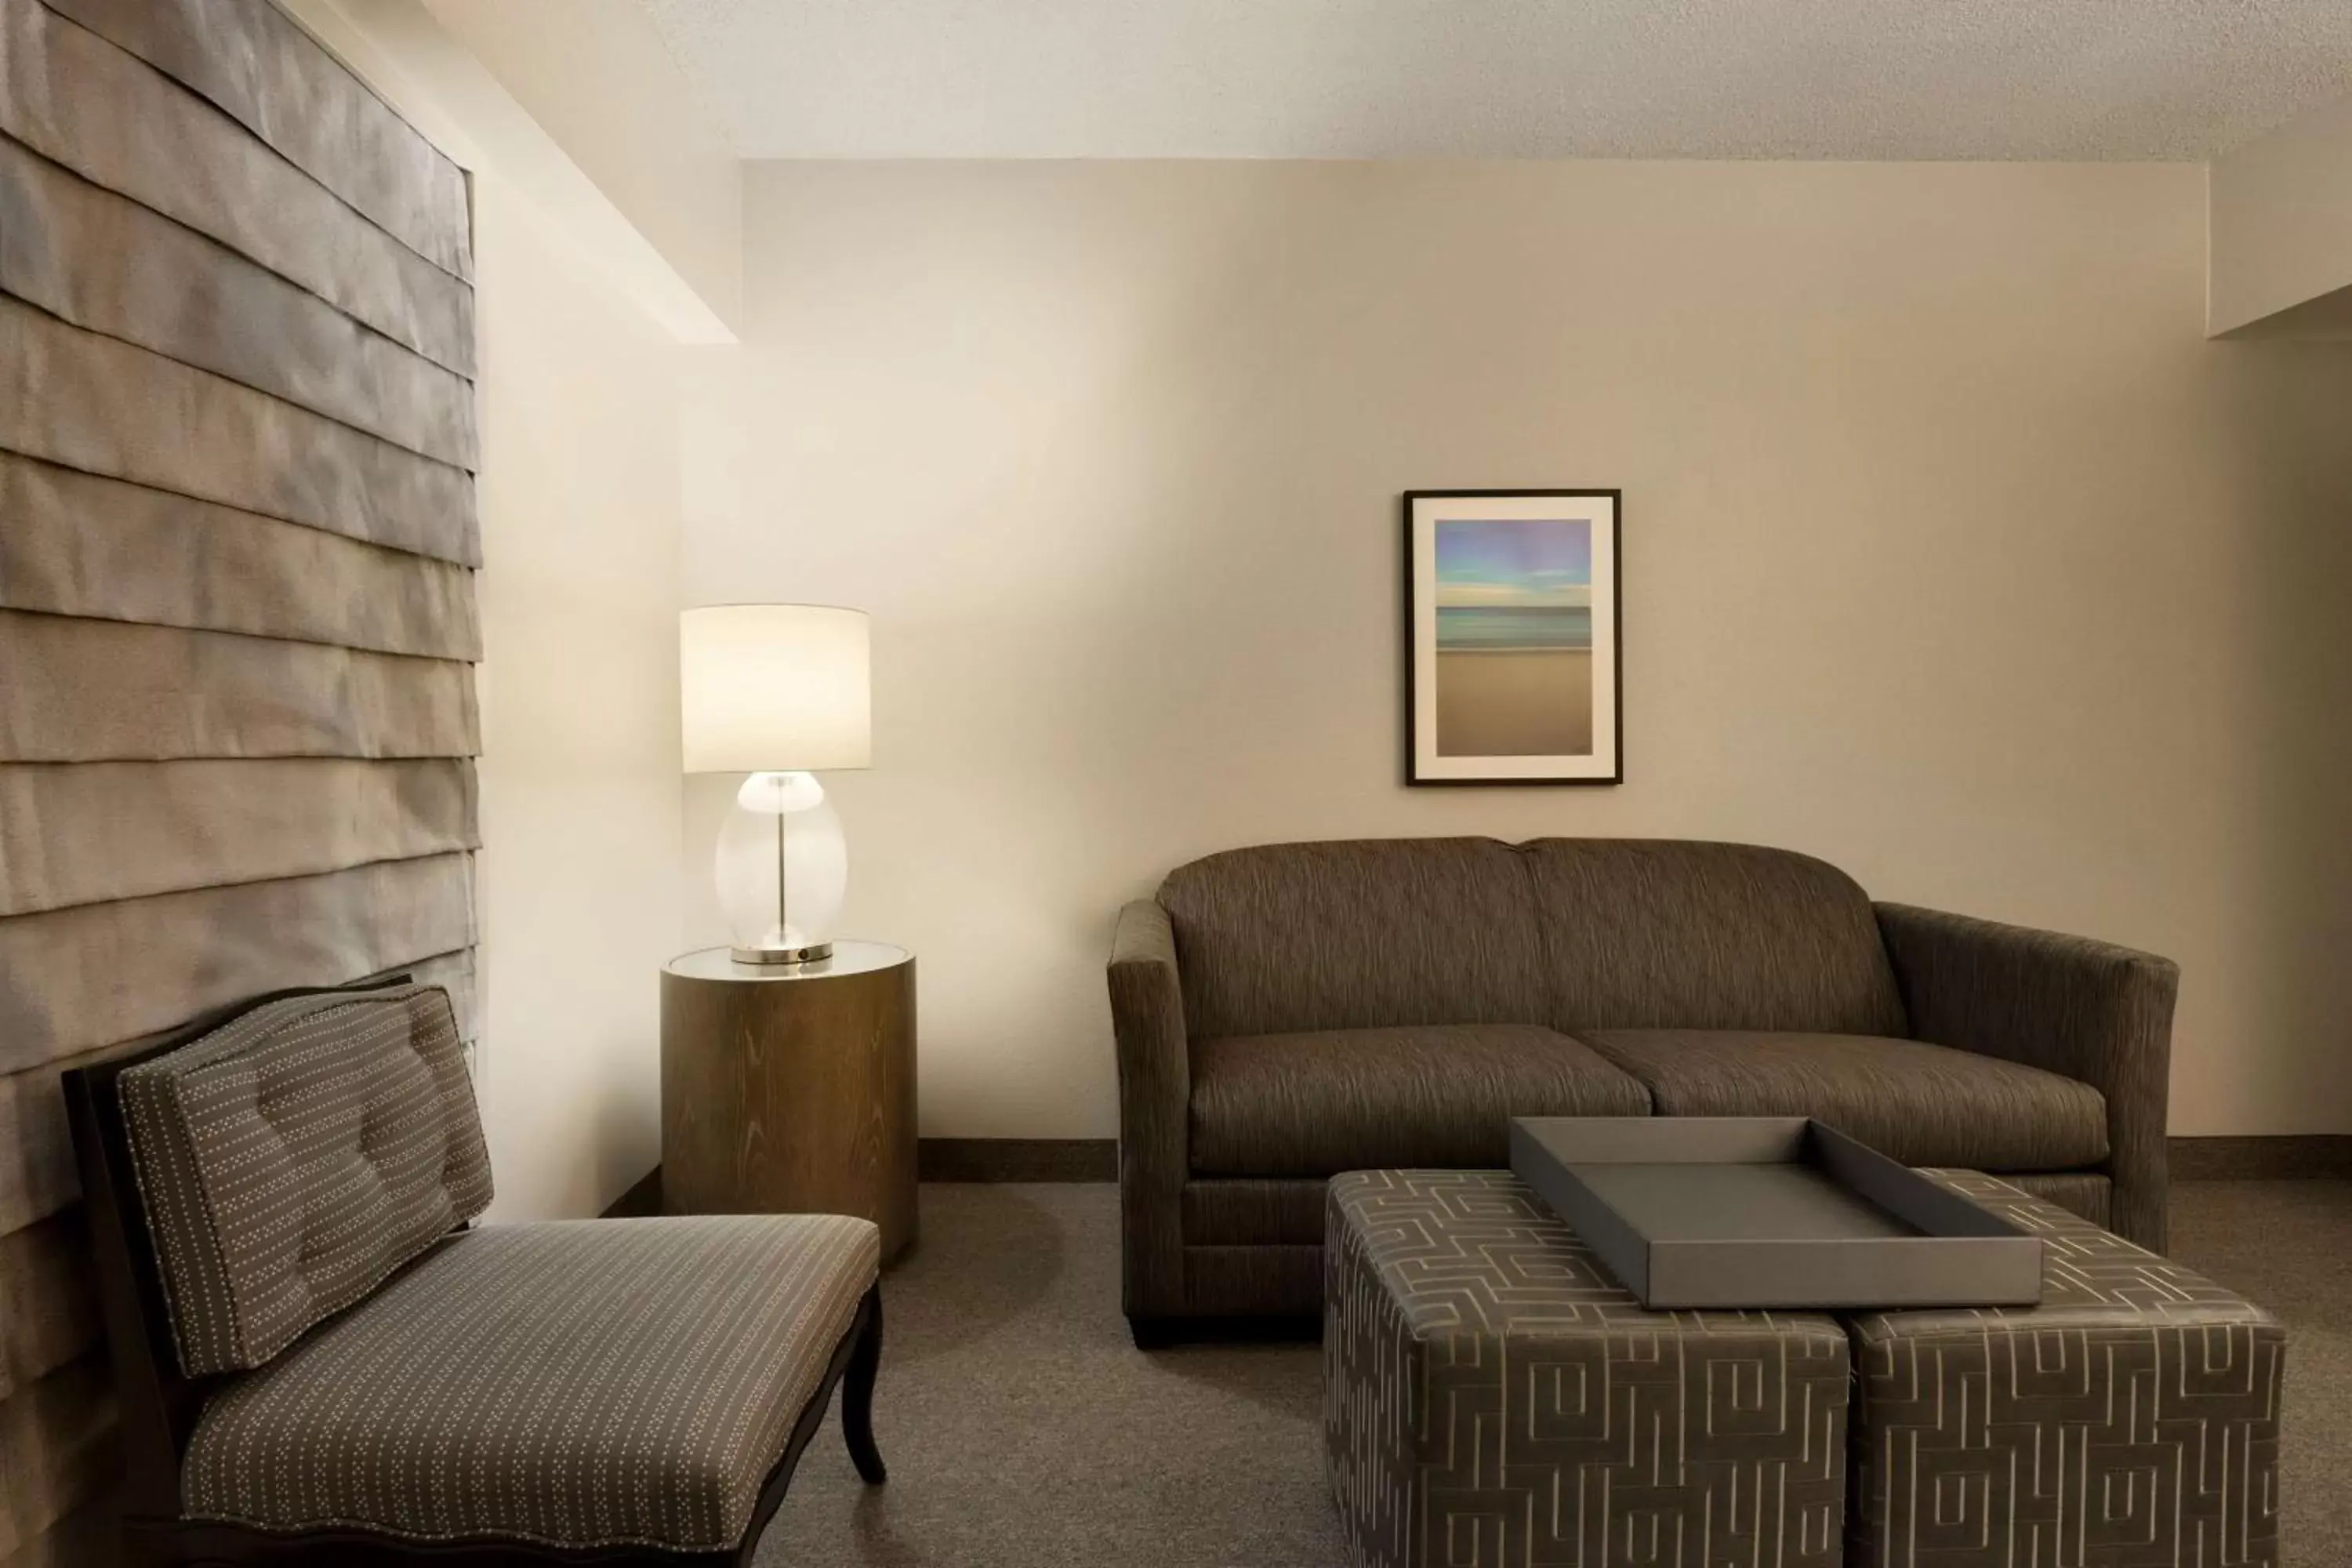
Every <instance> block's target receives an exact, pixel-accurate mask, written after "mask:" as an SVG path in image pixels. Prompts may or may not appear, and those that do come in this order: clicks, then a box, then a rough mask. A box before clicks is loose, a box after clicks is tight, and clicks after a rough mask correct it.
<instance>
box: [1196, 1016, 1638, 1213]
mask: <svg viewBox="0 0 2352 1568" xmlns="http://www.w3.org/2000/svg"><path fill="white" fill-rule="evenodd" d="M1649 1112H1650V1097H1649V1095H1648V1094H1646V1093H1645V1092H1644V1091H1643V1089H1642V1086H1641V1085H1640V1084H1639V1083H1637V1082H1635V1081H1634V1080H1633V1079H1631V1078H1629V1077H1627V1076H1626V1075H1625V1074H1623V1073H1622V1072H1620V1071H1618V1070H1617V1069H1616V1068H1613V1067H1611V1066H1610V1065H1609V1064H1608V1063H1607V1062H1606V1061H1603V1060H1602V1059H1601V1058H1600V1057H1598V1056H1596V1055H1594V1054H1593V1052H1592V1051H1591V1048H1590V1047H1586V1046H1584V1045H1583V1044H1581V1043H1580V1042H1578V1041H1576V1040H1573V1039H1570V1037H1568V1036H1566V1035H1562V1034H1559V1033H1556V1032H1555V1031H1553V1030H1550V1029H1545V1028H1538V1027H1537V1026H1533V1025H1528V1024H1457V1025H1435V1026H1423V1027H1416V1028H1392V1029H1326V1030H1317V1031H1313V1032H1310V1033H1306V1034H1296V1035H1236V1036H1230V1037H1226V1038H1223V1039H1213V1040H1196V1041H1194V1042H1193V1044H1192V1171H1193V1173H1195V1174H1198V1175H1208V1176H1328V1175H1331V1174H1333V1173H1337V1172H1339V1171H1355V1170H1365V1169H1372V1168H1380V1167H1389V1166H1428V1167H1439V1168H1468V1167H1482V1166H1496V1165H1507V1164H1509V1163H1510V1121H1511V1118H1512V1117H1514V1116H1646V1115H1648V1114H1649Z"/></svg>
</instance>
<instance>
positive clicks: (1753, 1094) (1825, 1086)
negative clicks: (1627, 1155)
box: [1580, 1029, 2107, 1171]
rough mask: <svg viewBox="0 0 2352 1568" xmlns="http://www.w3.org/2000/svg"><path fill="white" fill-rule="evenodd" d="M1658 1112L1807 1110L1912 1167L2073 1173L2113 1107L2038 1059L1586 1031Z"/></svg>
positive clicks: (1710, 1034)
mask: <svg viewBox="0 0 2352 1568" xmlns="http://www.w3.org/2000/svg"><path fill="white" fill-rule="evenodd" d="M1580 1037H1581V1038H1583V1039H1585V1040H1588V1041H1590V1042H1591V1044H1592V1047H1593V1048H1594V1049H1596V1050H1598V1051H1599V1052H1600V1053H1601V1055H1602V1056H1604V1057H1606V1058H1609V1059H1610V1060H1611V1061H1612V1062H1614V1063H1616V1064H1617V1065H1618V1066H1619V1067H1621V1068H1624V1069H1625V1070H1626V1071H1627V1072H1629V1073H1631V1074H1632V1075H1633V1077H1635V1078H1637V1079H1641V1080H1642V1082H1643V1084H1645V1085H1647V1086H1648V1088H1649V1090H1650V1095H1651V1098H1652V1099H1654V1100H1655V1101H1656V1102H1657V1108H1658V1114H1659V1115H1661V1116H1811V1117H1813V1118H1815V1119H1817V1120H1819V1121H1826V1122H1828V1123H1829V1124H1830V1125H1831V1126H1832V1127H1834V1128H1836V1129H1838V1131H1841V1132H1844V1133H1847V1134H1849V1135H1850V1136H1852V1137H1855V1138H1859V1139H1860V1140H1862V1141H1863V1142H1864V1143H1867V1144H1869V1145H1870V1146H1871V1147H1873V1148H1874V1149H1876V1150H1878V1151H1879V1152H1881V1153H1884V1154H1888V1155H1891V1156H1892V1157H1894V1158H1895V1159H1897V1160H1900V1161H1902V1162H1903V1163H1905V1164H1906V1165H1968V1166H1973V1167H1976V1168H1977V1169H1979V1170H1992V1171H2069V1170H2076V1169H2079V1168H2081V1167H2084V1166H2086V1165H2095V1164H2097V1163H2099V1162H2100V1161H2102V1160H2104V1159H2105V1158H2106V1157H2107V1105H2106V1100H2105V1098H2103V1097H2102V1096H2101V1095H2100V1093H2099V1091H2098V1090H2097V1089H2093V1088H2092V1087H2091V1086H2090V1085H2088V1084H2085V1083H2077V1082H2075V1081H2074V1079H2070V1078H2061V1077H2060V1076H2059V1075H2058V1074H2056V1073H2053V1072H2044V1071H2043V1070H2042V1069H2041V1068H2031V1067H2026V1066H2023V1065H2022V1064H2021V1063H2018V1062H2011V1061H2003V1060H2002V1059H2000V1058H1998V1057H1986V1056H1979V1055H1977V1054H1976V1053H1975V1052H1973V1051H1960V1050H1954V1049H1952V1048H1950V1047H1947V1046H1931V1045H1927V1044H1926V1043H1924V1042H1922V1041H1919V1040H1896V1039H1885V1038H1882V1037H1878V1036H1874V1035H1801V1034H1778V1033H1769V1032H1750V1031H1745V1030H1708V1029H1590V1030H1586V1031H1584V1032H1583V1033H1582V1035H1581V1036H1580Z"/></svg>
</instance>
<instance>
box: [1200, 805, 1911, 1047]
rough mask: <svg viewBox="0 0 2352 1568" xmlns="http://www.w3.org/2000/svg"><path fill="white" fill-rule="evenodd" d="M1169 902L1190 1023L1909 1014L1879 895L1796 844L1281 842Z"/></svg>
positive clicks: (1734, 1023)
mask: <svg viewBox="0 0 2352 1568" xmlns="http://www.w3.org/2000/svg"><path fill="white" fill-rule="evenodd" d="M1159 900H1160V906H1161V907H1162V908H1163V909H1165V910H1167V911H1168V916H1169V922H1170V925H1171V928H1172V929H1173V931H1174V932H1175V937H1176V952H1177V967H1178V972H1179V974H1180V977H1181V981H1182V984H1183V991H1184V1008H1185V1026H1186V1028H1187V1029H1188V1030H1189V1031H1190V1032H1191V1033H1192V1035H1193V1036H1194V1037H1196V1038H1207V1037H1219V1036H1232V1035H1257V1034H1277V1033H1287V1032H1292V1031H1298V1030H1309V1029H1349V1028H1368V1027H1377V1026H1392V1025H1412V1024H1481V1023H1513V1024H1547V1025H1549V1026H1552V1027H1554V1028H1559V1029H1565V1030H1568V1031H1570V1032H1573V1031H1574V1030H1576V1029H1578V1028H1612V1027H1613V1028H1666V1027H1682V1028H1711V1029H1806V1030H1819V1031H1823V1032H1828V1033H1841V1034H1886V1035H1894V1034H1901V1033H1902V1032H1903V1030H1904V1027H1905V1020H1904V1014H1903V1004H1902V999H1901V996H1900V994H1898V992H1897V991H1896V989H1895V973H1894V970H1893V968H1892V966H1891V965H1890V964H1889V963H1888V961H1887V957H1886V952H1885V946H1884V944H1883V943H1882V942H1881V941H1880V938H1879V935H1878V927H1877V921H1876V918H1875V916H1874V913H1873V911H1872V909H1871V904H1870V900H1869V897H1868V895H1867V894H1865V893H1864V891H1863V890H1862V889H1861V888H1859V887H1858V886H1856V885H1855V884H1854V882H1853V879H1851V878H1849V877H1847V876H1846V875H1845V873H1843V871H1840V870H1839V869H1837V868H1835V867H1833V866H1831V865H1828V864H1826V863H1825V862H1823V861H1820V860H1816V859H1813V858H1811V857H1809V856H1804V855H1798V854H1794V853H1791V852H1790V851H1788V850H1785V849H1769V848H1760V847H1755V846H1752V845H1742V844H1708V843H1699V842H1694V841H1686V840H1680V839H1617V838H1544V839H1537V840H1535V841H1533V842H1531V843H1528V844H1525V845H1511V844H1504V843H1501V842H1498V841H1497V840H1495V839H1491V838H1397V839H1364V840H1353V841H1343V842H1335V843H1321V844H1276V845H1266V846H1263V847H1256V848H1250V849H1235V850H1229V851H1226V852H1225V853H1223V854H1218V855H1211V856H1208V857H1206V858H1202V859H1199V860H1195V861H1192V863H1191V864H1189V865H1185V866H1181V867H1179V868H1176V869H1175V870H1174V871H1172V872H1171V873H1170V874H1169V876H1168V879H1167V880H1166V881H1164V882H1162V883H1161V884H1160V894H1159Z"/></svg>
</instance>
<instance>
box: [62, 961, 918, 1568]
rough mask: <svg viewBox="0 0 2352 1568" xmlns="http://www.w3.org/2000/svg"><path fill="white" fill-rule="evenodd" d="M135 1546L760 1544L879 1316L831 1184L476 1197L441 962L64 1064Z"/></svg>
mask: <svg viewBox="0 0 2352 1568" xmlns="http://www.w3.org/2000/svg"><path fill="white" fill-rule="evenodd" d="M65 1089H66V1094H67V1101H68V1111H69V1113H70V1115H71V1118H72V1122H73V1131H74V1142H75V1145H76V1152H77V1154H78V1156H79V1162H80V1166H81V1173H82V1183H83V1189H84V1195H85V1197H86V1198H87V1200H88V1203H89V1215H90V1229H91V1238H92V1244H93V1247H94V1249H95V1252H96V1262H97V1265H98V1273H99V1285H100V1300H101V1301H102V1303H103V1305H104V1309H105V1312H106V1318H107V1331H108V1334H109V1338H110V1342H111V1346H112V1352H113V1359H114V1369H115V1379H116V1383H117V1385H118V1387H119V1390H120V1394H121V1415H122V1436H123V1446H124V1449H125V1453H126V1457H127V1459H128V1463H129V1469H130V1477H129V1488H128V1492H127V1495H126V1498H125V1505H124V1510H123V1511H124V1524H123V1531H124V1538H125V1546H126V1556H127V1558H128V1560H129V1561H131V1562H133V1563H321V1564H324V1563H335V1564H339V1565H345V1568H350V1565H367V1564H388V1563H464V1564H470V1565H473V1568H502V1565H506V1564H522V1563H602V1564H625V1563H712V1564H716V1563H737V1564H744V1563H750V1561H751V1553H752V1552H753V1550H754V1548H755V1547H756V1545H757V1544H758V1541H759V1535H760V1531H761V1527H762V1526H763V1525H764V1524H765V1523H766V1522H767V1521H768V1519H769V1517H770V1516H771V1515H772V1513H773V1512H774V1511H775V1509H776V1506H777V1505H778V1504H779V1503H780V1502H781V1501H782V1500H783V1493H784V1488H785V1486H786V1484H787V1483H788V1482H789V1481H790V1479H791V1477H792V1473H793V1466H794V1464H795V1463H796V1462H797V1461H798V1459H799V1458H800V1454H801V1450H802V1448H803V1447H804V1446H805V1445H806V1444H807V1442H808V1440H809V1438H810V1436H811V1435H812V1434H813V1433H814V1431H815V1429H816V1426H817V1425H818V1423H819V1422H820V1421H821V1420H822V1419H823V1417H824V1411H825V1408H826V1405H827V1403H828V1402H829V1401H830V1399H831V1397H832V1394H833V1391H834V1388H835V1384H842V1385H844V1387H845V1394H844V1397H843V1407H842V1425H843V1426H844V1428H845V1432H846V1435H847V1437H848V1442H849V1450H850V1455H851V1458H853V1460H854V1461H855V1462H856V1466H857V1468H858V1471H859V1473H860V1474H862V1475H863V1476H864V1477H865V1478H866V1480H867V1481H869V1482H878V1481H880V1480H881V1479H883V1468H882V1460H881V1457H880V1455H879V1454H877V1452H876V1450H875V1447H874V1438H873V1430H872V1425H871V1413H872V1401H873V1389H874V1378H875V1373H876V1369H877V1365H878V1363H879V1360H880V1355H881V1343H882V1303H881V1296H880V1292H879V1289H878V1287H877V1283H876V1279H877V1240H878V1238H877V1234H876V1231H875V1228H874V1226H871V1225H869V1224H867V1223H866V1221H864V1220H858V1219H849V1218H843V1217H838V1216H834V1215H728V1216H719V1217H711V1218H679V1219H639V1220H583V1221H572V1222H565V1223H557V1224H546V1225H514V1226H488V1227H485V1228H480V1229H476V1228H472V1226H471V1223H470V1222H471V1221H472V1219H473V1218H474V1216H475V1215H478V1214H479V1213H480V1212H481V1211H482V1209H483V1208H484V1207H485V1206H486V1205H488V1202H489V1197H490V1168H489V1160H488V1153H487V1152H486V1150H485V1147H484V1144H483V1141H482V1130H481V1123H480V1121H479V1118H478V1115H477V1112H476V1110H475V1104H474V1095H473V1087H472V1084H471V1082H470V1080H469V1079H468V1078H467V1070H466V1065H465V1061H464V1058H463V1056H462V1054H461V1052H460V1048H459V1045H458V1039H457V1027H456V1023H455V1019H454V1017H453V1016H452V1014H451V1010H450V1005H449V998H448V996H447V994H446V993H445V992H443V991H442V990H441V989H439V988H438V987H436V986H420V985H411V984H386V985H383V986H379V987H375V988H368V989H360V988H354V989H346V990H341V991H331V992H318V991H310V992H299V993H287V994H279V995H277V996H273V997H267V998H263V999H262V1000H261V1001H259V1002H257V1003H254V1004H248V1005H246V1006H244V1007H243V1008H241V1009H239V1010H237V1011H236V1012H235V1013H234V1014H233V1015H231V1016H226V1017H216V1018H213V1019H209V1020H206V1021H205V1023H204V1024H202V1025H200V1026H194V1027H192V1028H190V1029H188V1030H185V1031H183V1032H182V1033H181V1034H179V1035H178V1036H175V1037H173V1038H172V1039H170V1040H167V1041H165V1042H163V1044H161V1045H158V1046H154V1047H150V1048H147V1049H143V1050H141V1051H139V1052H137V1053H135V1054H132V1055H130V1056H126V1057H123V1058H117V1059H114V1060H111V1061H107V1062H103V1063H100V1064H99V1065H96V1066H93V1067H89V1068H82V1069H80V1070H79V1071H76V1072H72V1073H68V1074H67V1075H66V1080H65Z"/></svg>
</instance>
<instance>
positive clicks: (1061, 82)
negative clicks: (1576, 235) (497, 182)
mask: <svg viewBox="0 0 2352 1568" xmlns="http://www.w3.org/2000/svg"><path fill="white" fill-rule="evenodd" d="M642 3H643V4H644V5H646V7H647V9H648V10H649V11H650V12H651V13H652V14H653V16H654V19H655V21H656V25H657V26H659V28H660V30H661V32H662V35H663V37H664V38H665V40H666V41H667V43H668V45H669V47H670V49H671V52H672V53H673V54H674V55H676V56H677V60H678V63H679V64H680V66H681V67H682V68H684V69H685V70H686V72H687V74H688V77H689V79H691V80H692V81H693V82H694V84H695V86H696V89H697V90H698V92H699V93H701V95H702V96H703V98H704V99H705V100H706V101H707V102H708V103H709V107H710V109H711V110H712V111H713V112H714V113H715V114H716V115H717V116H718V118H719V121H721V123H722V124H724V125H725V126H726V128H727V130H728V132H729V134H730V136H732V137H733V138H734V141H735V143H736V146H737V149H738V150H739V151H740V152H741V153H743V154H744V155H745V156H747V157H755V158H801V157H812V158H822V157H849V158H866V157H908V158H932V157H936V158H1020V157H1055V158H1061V157H1101V158H1147V157H1171V158H1173V157H1201V158H1356V157H1367V158H1369V157H1546V158H1567V157H1645V158H1888V159H1908V158H2037V159H2043V158H2046V159H2074V158H2084V159H2193V158H2201V157H2205V156H2207V155H2209V154H2210V153H2216V152H2219V151H2221V150H2223V149H2225V148H2228V147H2231V146H2233V145H2235V144H2236V143H2238V142H2242V141H2244V140H2246V139H2247V138H2248V137H2250V136H2252V135H2255V134H2257V133H2259V132H2263V131H2265V130H2268V129H2269V128H2270V127H2272V126H2273V125H2276V124H2279V123H2281V122H2283V121H2286V120H2289V119H2292V118H2294V116H2295V115H2296V114H2299V113H2301V112H2302V111H2303V110H2306V109H2310V108H2313V107H2315V105H2318V104H2320V103H2324V102H2326V101H2329V100H2333V99H2336V98H2338V97H2341V96H2343V95H2345V94H2346V93H2347V92H2352V0H642Z"/></svg>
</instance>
